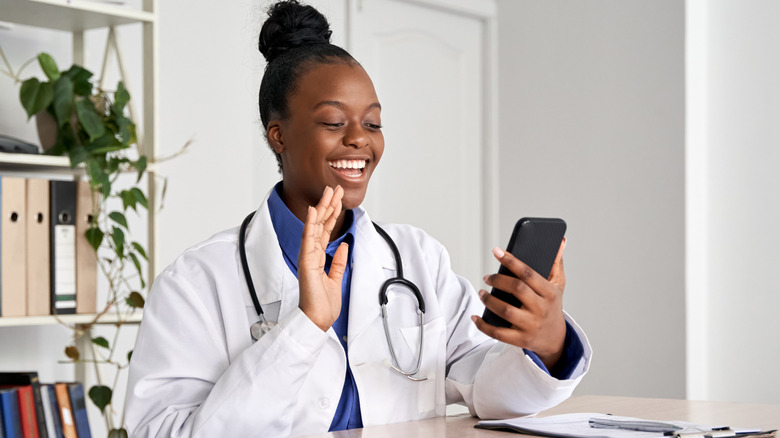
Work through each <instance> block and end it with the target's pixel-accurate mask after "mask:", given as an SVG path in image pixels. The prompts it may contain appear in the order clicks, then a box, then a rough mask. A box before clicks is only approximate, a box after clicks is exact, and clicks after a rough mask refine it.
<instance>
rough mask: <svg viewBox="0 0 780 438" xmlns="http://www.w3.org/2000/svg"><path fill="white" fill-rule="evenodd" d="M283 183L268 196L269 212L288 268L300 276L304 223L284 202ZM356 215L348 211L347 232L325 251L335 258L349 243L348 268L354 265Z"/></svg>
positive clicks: (346, 218)
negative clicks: (344, 243)
mask: <svg viewBox="0 0 780 438" xmlns="http://www.w3.org/2000/svg"><path fill="white" fill-rule="evenodd" d="M282 183H283V181H280V182H279V183H277V184H276V186H274V189H273V190H271V194H270V196H268V212H269V213H270V215H271V223H272V224H273V226H274V231H275V232H276V237H277V239H278V240H279V247H280V248H281V249H282V253H283V254H284V258H285V261H286V262H287V266H289V267H290V270H292V271H293V273H294V274H295V275H296V277H297V276H298V252H299V251H300V249H301V236H302V234H303V222H301V221H300V219H298V218H297V217H296V216H295V215H294V214H293V213H292V212H291V211H290V209H289V208H287V205H286V204H285V203H284V201H282V197H281V193H282ZM354 218H355V215H354V214H353V213H352V210H347V214H346V217H345V218H344V220H345V221H346V222H347V223H348V224H349V228H348V229H347V232H346V233H344V234H343V235H342V236H340V237H339V238H338V239H336V240H334V241H333V242H330V243H329V244H328V247H327V248H326V249H325V253H326V254H328V255H329V256H331V257H333V254H335V253H336V249H338V247H339V245H340V244H341V242H347V243H348V244H349V258H348V261H347V266H351V265H352V246H353V245H352V243H353V242H354V239H355V238H354V236H355V219H354Z"/></svg>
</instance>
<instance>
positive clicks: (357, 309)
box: [348, 207, 395, 344]
mask: <svg viewBox="0 0 780 438" xmlns="http://www.w3.org/2000/svg"><path fill="white" fill-rule="evenodd" d="M354 212H355V233H356V236H355V248H354V249H353V252H352V268H353V270H352V288H351V292H350V298H349V324H348V336H349V342H350V344H351V343H352V341H353V340H354V339H355V338H357V337H358V336H360V335H361V334H362V333H363V332H364V331H365V330H366V329H367V328H368V327H369V326H370V325H371V323H372V322H374V320H376V319H377V318H378V317H379V316H380V307H379V290H380V289H381V287H382V284H383V283H384V282H385V280H386V279H387V278H389V275H391V274H392V273H393V272H394V269H395V266H394V260H393V253H392V251H391V250H390V247H389V246H388V245H387V242H385V240H384V239H383V238H382V236H380V235H379V233H377V232H376V230H375V229H374V225H373V224H372V223H371V219H370V218H369V217H368V214H367V213H366V212H365V210H363V208H362V207H359V208H356V209H355V210H354Z"/></svg>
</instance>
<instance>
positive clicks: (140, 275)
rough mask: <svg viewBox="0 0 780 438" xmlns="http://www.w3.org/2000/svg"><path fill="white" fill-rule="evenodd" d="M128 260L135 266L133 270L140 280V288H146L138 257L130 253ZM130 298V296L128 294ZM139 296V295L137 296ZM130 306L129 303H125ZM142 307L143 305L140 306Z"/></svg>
mask: <svg viewBox="0 0 780 438" xmlns="http://www.w3.org/2000/svg"><path fill="white" fill-rule="evenodd" d="M130 258H131V259H133V264H134V265H135V270H136V271H138V278H140V279H141V287H146V283H144V273H143V271H142V270H141V261H140V260H138V256H136V255H135V253H134V252H131V253H130ZM130 295H131V296H132V294H130ZM139 295H140V294H139ZM141 299H143V297H141ZM127 304H129V305H131V306H132V304H130V303H129V302H128V303H127ZM141 307H143V305H141Z"/></svg>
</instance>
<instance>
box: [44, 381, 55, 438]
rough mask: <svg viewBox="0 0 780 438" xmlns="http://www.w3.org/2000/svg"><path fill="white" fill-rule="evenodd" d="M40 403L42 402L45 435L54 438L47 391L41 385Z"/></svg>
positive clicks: (52, 418)
mask: <svg viewBox="0 0 780 438" xmlns="http://www.w3.org/2000/svg"><path fill="white" fill-rule="evenodd" d="M41 402H43V419H44V422H45V423H46V434H47V435H48V436H50V437H52V438H53V437H56V436H57V433H56V432H55V430H54V417H52V411H51V401H49V390H48V389H46V387H45V386H44V385H41Z"/></svg>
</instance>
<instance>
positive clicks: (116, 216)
mask: <svg viewBox="0 0 780 438" xmlns="http://www.w3.org/2000/svg"><path fill="white" fill-rule="evenodd" d="M108 217H110V218H111V220H113V221H114V222H116V223H118V224H119V225H121V226H123V227H125V229H128V228H127V219H125V215H123V214H122V213H120V212H118V211H112V212H111V214H109V215H108Z"/></svg>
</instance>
